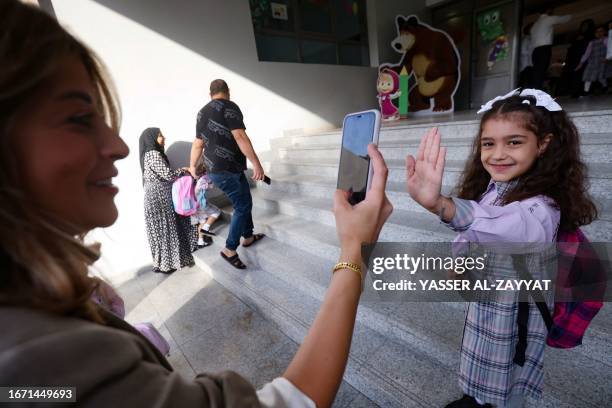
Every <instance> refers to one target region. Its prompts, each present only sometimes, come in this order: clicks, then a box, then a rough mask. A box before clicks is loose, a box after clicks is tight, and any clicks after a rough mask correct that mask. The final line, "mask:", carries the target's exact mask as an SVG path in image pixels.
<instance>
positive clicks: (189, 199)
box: [172, 176, 198, 216]
mask: <svg viewBox="0 0 612 408" xmlns="http://www.w3.org/2000/svg"><path fill="white" fill-rule="evenodd" d="M172 204H173V205H174V211H176V212H177V213H178V214H180V215H184V216H189V215H193V214H195V212H196V211H198V202H197V200H196V197H195V183H194V182H193V178H191V176H181V177H179V178H178V179H176V181H175V182H174V183H172Z"/></svg>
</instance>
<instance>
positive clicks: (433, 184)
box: [406, 128, 446, 211]
mask: <svg viewBox="0 0 612 408" xmlns="http://www.w3.org/2000/svg"><path fill="white" fill-rule="evenodd" d="M445 158H446V147H440V133H439V131H438V128H432V129H430V130H429V131H428V132H427V133H426V134H425V136H423V138H422V139H421V143H420V144H419V150H418V152H417V156H416V159H415V158H414V157H413V156H411V155H408V156H407V157H406V170H407V180H408V193H409V194H410V196H411V197H412V199H413V200H414V201H416V202H417V203H419V204H421V205H422V206H423V207H425V208H426V209H428V210H429V211H433V209H435V208H436V205H437V204H438V201H439V200H440V190H441V189H442V175H443V174H444V160H445Z"/></svg>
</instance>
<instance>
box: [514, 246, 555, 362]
mask: <svg viewBox="0 0 612 408" xmlns="http://www.w3.org/2000/svg"><path fill="white" fill-rule="evenodd" d="M512 264H513V266H514V269H515V270H516V271H517V272H518V275H519V277H520V278H521V279H524V280H533V276H531V274H530V273H529V271H528V270H527V266H526V265H525V256H523V255H512ZM523 293H525V290H524V289H521V292H520V293H519V304H518V313H517V317H516V324H517V326H518V342H517V343H516V348H515V351H514V359H513V360H512V361H513V362H514V363H515V364H517V365H519V366H521V367H522V366H523V365H524V364H525V352H526V350H527V327H528V324H529V302H521V301H520V298H521V297H522V296H521V295H522V294H523ZM530 293H531V297H533V300H534V301H535V304H536V306H537V308H538V310H539V311H540V314H541V315H542V319H544V324H545V325H546V329H547V330H548V331H549V332H550V329H551V327H552V323H553V320H552V316H551V315H550V311H549V310H548V306H547V305H546V301H545V300H544V296H543V295H542V292H541V291H540V290H539V289H537V290H535V291H532V292H530Z"/></svg>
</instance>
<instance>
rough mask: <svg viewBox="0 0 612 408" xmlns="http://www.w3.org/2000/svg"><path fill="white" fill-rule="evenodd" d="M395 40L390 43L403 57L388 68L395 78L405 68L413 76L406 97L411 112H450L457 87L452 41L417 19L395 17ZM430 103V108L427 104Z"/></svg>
mask: <svg viewBox="0 0 612 408" xmlns="http://www.w3.org/2000/svg"><path fill="white" fill-rule="evenodd" d="M396 25H397V32H398V36H397V38H395V40H393V42H392V43H391V45H392V47H393V49H394V50H395V51H397V52H399V53H401V54H403V57H402V60H401V61H400V63H399V64H398V65H392V66H389V65H383V66H381V67H380V69H384V68H387V67H390V68H391V69H393V70H394V71H396V72H397V73H398V74H399V73H400V72H401V70H402V68H403V67H406V71H407V72H408V74H409V75H410V74H413V75H414V80H415V82H416V83H415V85H414V86H413V88H412V89H411V90H410V94H409V98H408V100H409V104H410V105H409V110H410V111H411V112H418V111H430V112H432V111H433V112H448V111H453V110H454V101H453V97H454V95H455V92H456V90H457V87H458V86H459V79H460V65H459V64H460V60H459V53H458V52H457V48H456V47H455V44H454V43H453V41H452V39H451V38H450V37H449V36H448V34H446V33H445V32H443V31H441V30H437V29H434V28H432V27H430V26H429V25H427V24H424V23H421V22H420V21H419V19H418V17H417V16H414V15H413V16H410V17H404V16H397V17H396ZM432 99H433V104H431V100H432Z"/></svg>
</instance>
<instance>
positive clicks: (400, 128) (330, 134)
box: [273, 110, 612, 147]
mask: <svg viewBox="0 0 612 408" xmlns="http://www.w3.org/2000/svg"><path fill="white" fill-rule="evenodd" d="M570 117H571V118H572V120H573V121H574V124H575V125H576V128H577V129H578V132H580V135H581V136H582V137H583V138H584V137H586V136H585V135H589V134H600V133H610V128H611V127H610V124H611V123H612V110H606V111H593V112H574V113H572V114H570ZM466 118H468V117H466ZM479 124H480V122H479V119H477V116H476V115H473V116H471V118H469V119H467V120H458V121H455V120H452V119H448V118H443V117H440V116H434V117H430V118H427V119H425V118H423V119H413V120H410V121H402V122H399V123H397V122H396V123H383V125H382V127H381V130H380V136H379V139H380V140H382V141H385V140H404V139H406V138H420V137H422V136H423V134H424V133H425V132H427V130H429V129H430V128H431V127H433V126H437V127H438V129H440V133H441V134H442V135H443V136H444V137H445V138H473V137H474V136H475V135H476V134H478V127H479ZM341 137H342V129H340V128H338V129H333V130H330V131H327V132H319V133H316V134H305V135H293V136H284V137H281V138H276V139H273V140H274V145H275V147H279V146H282V145H287V144H289V145H292V144H296V143H297V144H301V143H325V142H326V141H332V142H337V143H340V139H341Z"/></svg>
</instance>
